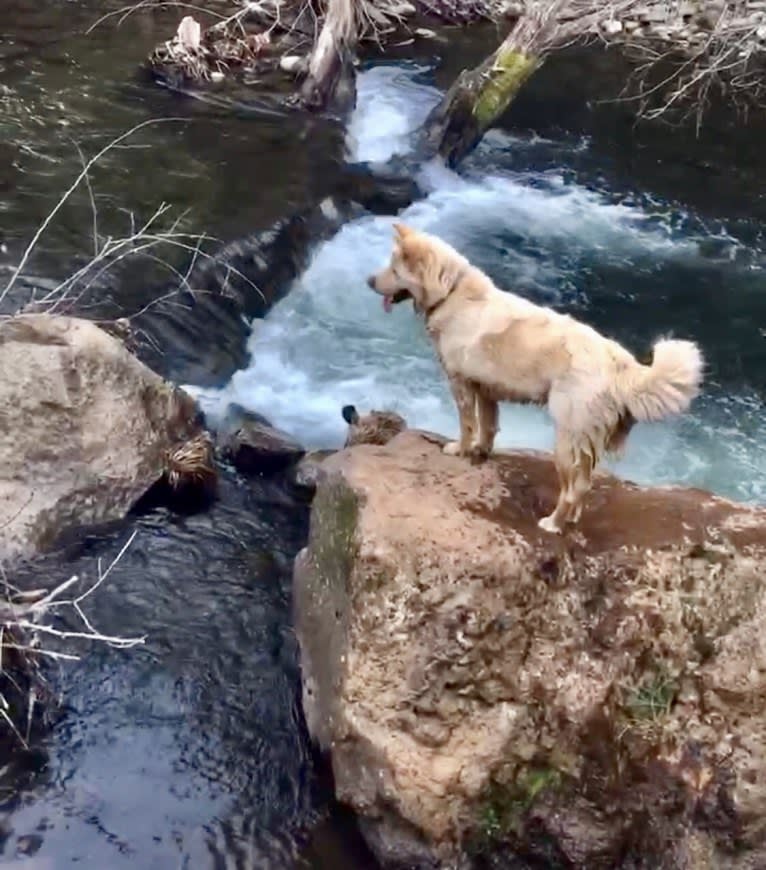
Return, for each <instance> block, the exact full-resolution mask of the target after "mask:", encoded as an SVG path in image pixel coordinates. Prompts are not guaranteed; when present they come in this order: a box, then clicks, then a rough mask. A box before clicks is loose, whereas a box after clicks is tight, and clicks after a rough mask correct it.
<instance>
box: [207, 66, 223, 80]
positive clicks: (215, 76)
mask: <svg viewBox="0 0 766 870" xmlns="http://www.w3.org/2000/svg"><path fill="white" fill-rule="evenodd" d="M224 78H225V76H224V74H223V73H222V72H221V71H220V70H219V69H216V70H213V72H211V73H210V81H211V82H222V81H223V80H224Z"/></svg>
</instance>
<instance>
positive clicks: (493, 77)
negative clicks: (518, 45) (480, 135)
mask: <svg viewBox="0 0 766 870" xmlns="http://www.w3.org/2000/svg"><path fill="white" fill-rule="evenodd" d="M538 64H539V60H538V58H536V57H530V56H529V55H526V54H523V53H522V52H520V51H515V50H513V49H506V50H505V51H502V50H501V51H499V52H498V53H497V56H496V57H495V60H494V63H493V64H492V66H491V67H490V68H489V70H488V71H487V72H486V73H485V76H486V80H485V82H484V83H483V84H482V86H481V88H480V89H479V92H478V94H477V95H476V101H475V103H474V108H473V113H474V117H475V118H476V120H477V121H478V123H479V127H480V128H481V129H482V131H483V130H486V129H487V128H488V127H489V126H490V125H492V124H493V123H494V122H495V121H496V120H497V119H498V118H499V117H500V115H501V114H502V113H503V112H504V111H505V110H506V109H507V108H508V106H509V105H510V104H511V101H512V100H513V98H514V97H515V96H516V94H517V93H518V92H519V90H520V89H521V86H522V85H523V84H524V82H526V80H527V79H528V78H529V77H530V76H531V75H532V73H533V72H534V71H535V70H536V69H537V66H538Z"/></svg>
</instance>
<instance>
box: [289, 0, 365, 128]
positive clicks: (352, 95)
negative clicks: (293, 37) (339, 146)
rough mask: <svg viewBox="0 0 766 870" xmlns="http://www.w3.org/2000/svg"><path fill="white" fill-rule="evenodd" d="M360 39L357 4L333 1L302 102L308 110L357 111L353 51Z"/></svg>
mask: <svg viewBox="0 0 766 870" xmlns="http://www.w3.org/2000/svg"><path fill="white" fill-rule="evenodd" d="M358 37H359V34H358V32H357V21H356V14H355V11H354V0H329V2H328V5H327V14H326V15H325V19H324V23H323V25H322V30H321V31H320V33H319V37H318V38H317V41H316V44H315V45H314V50H313V51H312V53H311V59H310V61H309V72H308V76H307V78H306V81H305V82H304V83H303V87H302V88H301V102H302V103H303V105H304V106H305V107H306V108H307V109H313V110H315V111H316V110H319V111H321V110H324V109H327V108H335V109H339V110H341V111H343V112H345V111H348V110H350V109H351V108H353V106H354V103H355V101H356V89H355V76H354V67H353V49H354V46H355V45H356V42H357V40H358Z"/></svg>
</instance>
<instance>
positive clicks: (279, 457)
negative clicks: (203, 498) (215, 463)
mask: <svg viewBox="0 0 766 870" xmlns="http://www.w3.org/2000/svg"><path fill="white" fill-rule="evenodd" d="M218 443H219V446H220V449H221V452H222V454H223V455H224V457H225V458H226V459H228V460H230V461H231V462H232V464H233V465H234V467H235V468H236V469H237V470H238V471H241V472H242V473H243V474H277V473H279V472H282V471H286V470H287V469H288V468H290V467H291V466H293V465H295V464H296V463H297V462H298V461H299V460H300V459H301V457H302V456H303V455H304V454H305V452H306V450H305V448H304V447H303V445H302V444H300V443H299V442H298V441H296V440H295V439H294V438H293V437H292V435H289V434H288V433H287V432H283V431H282V430H281V429H277V428H276V427H275V426H272V425H271V423H269V421H268V420H267V419H266V418H265V417H262V416H260V415H259V414H254V413H252V412H250V411H247V410H245V409H244V408H242V407H241V406H239V405H231V406H230V407H229V409H228V412H227V416H226V419H225V420H224V422H223V425H222V426H221V428H220V430H219V433H218Z"/></svg>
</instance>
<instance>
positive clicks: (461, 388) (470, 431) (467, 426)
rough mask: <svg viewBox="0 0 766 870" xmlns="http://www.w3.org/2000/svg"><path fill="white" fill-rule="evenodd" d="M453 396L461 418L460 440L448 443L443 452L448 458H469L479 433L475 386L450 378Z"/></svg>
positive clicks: (460, 379)
mask: <svg viewBox="0 0 766 870" xmlns="http://www.w3.org/2000/svg"><path fill="white" fill-rule="evenodd" d="M449 383H450V387H451V389H452V395H453V397H454V399H455V404H456V405H457V412H458V415H459V417H460V440H459V441H448V442H447V443H446V444H445V445H444V449H443V452H444V453H446V454H447V455H448V456H468V455H469V454H470V452H471V447H472V445H473V443H474V439H475V437H476V434H477V432H478V428H479V427H478V420H477V417H478V414H477V408H476V405H477V398H478V397H477V394H476V390H475V389H474V387H473V385H472V384H471V383H470V382H469V381H466V380H464V379H463V378H456V377H450V379H449Z"/></svg>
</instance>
